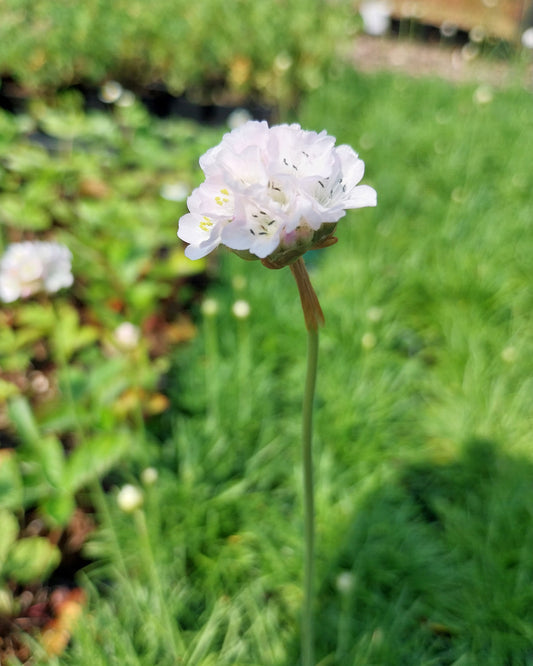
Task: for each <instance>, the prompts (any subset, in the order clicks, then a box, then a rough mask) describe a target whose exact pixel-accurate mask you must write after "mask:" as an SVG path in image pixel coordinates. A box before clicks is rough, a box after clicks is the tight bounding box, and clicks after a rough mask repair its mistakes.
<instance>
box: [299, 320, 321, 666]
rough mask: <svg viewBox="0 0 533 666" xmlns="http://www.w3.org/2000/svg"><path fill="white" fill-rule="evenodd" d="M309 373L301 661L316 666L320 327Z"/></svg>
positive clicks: (312, 337) (313, 334) (311, 343)
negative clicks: (315, 450) (316, 409)
mask: <svg viewBox="0 0 533 666" xmlns="http://www.w3.org/2000/svg"><path fill="white" fill-rule="evenodd" d="M307 344H308V346H307V375H306V380H305V393H304V400H303V409H302V471H303V488H304V535H305V559H304V605H303V617H302V664H303V666H314V663H315V662H314V659H313V648H314V645H313V644H314V631H313V609H312V606H313V596H314V594H313V587H314V585H313V583H314V568H315V567H314V559H315V554H314V551H315V500H314V491H313V451H312V436H313V398H314V393H315V384H316V373H317V361H318V329H316V328H315V329H310V330H309V331H308V342H307Z"/></svg>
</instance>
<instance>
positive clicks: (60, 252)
mask: <svg viewBox="0 0 533 666" xmlns="http://www.w3.org/2000/svg"><path fill="white" fill-rule="evenodd" d="M71 264H72V255H71V253H70V250H69V249H68V248H67V247H65V246H64V245H61V244H60V243H53V242H46V241H24V242H22V243H12V244H11V245H9V246H8V248H7V250H6V251H5V253H4V255H3V256H2V259H1V260H0V299H2V301H4V302H5V303H11V302H12V301H16V300H17V299H19V298H28V297H29V296H32V295H33V294H37V293H39V292H42V291H44V292H47V293H54V292H56V291H59V289H62V288H63V287H70V285H71V284H72V282H73V281H74V278H73V276H72V267H71Z"/></svg>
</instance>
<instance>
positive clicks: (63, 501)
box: [39, 491, 76, 526]
mask: <svg viewBox="0 0 533 666" xmlns="http://www.w3.org/2000/svg"><path fill="white" fill-rule="evenodd" d="M39 508H40V510H41V513H42V514H44V518H45V519H46V520H47V522H48V523H51V524H52V525H54V526H65V525H67V524H68V522H69V520H70V517H71V516H72V514H73V513H74V509H75V508H76V502H75V501H74V496H73V495H71V494H70V493H68V492H62V491H60V492H57V493H54V494H53V495H51V496H50V497H48V498H46V499H45V500H44V501H43V502H42V503H41V504H40V507H39Z"/></svg>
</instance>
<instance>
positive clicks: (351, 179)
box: [178, 121, 376, 267]
mask: <svg viewBox="0 0 533 666" xmlns="http://www.w3.org/2000/svg"><path fill="white" fill-rule="evenodd" d="M200 166H201V168H202V170H203V171H204V173H205V181H204V182H203V183H202V184H201V185H200V186H199V187H198V188H196V189H195V190H194V191H193V192H192V194H191V196H190V197H189V198H188V200H187V204H188V207H189V213H188V214H186V215H184V216H183V217H182V218H181V220H180V222H179V230H178V236H179V237H180V238H181V239H182V240H184V241H185V242H186V243H188V244H189V245H188V247H187V249H186V250H185V254H186V255H187V256H188V257H189V258H190V259H199V258H200V257H204V256H205V255H207V254H208V253H209V252H211V251H212V250H214V249H215V248H216V247H217V246H218V245H220V244H223V245H226V246H227V247H229V248H231V249H232V250H235V251H236V252H237V253H238V254H240V255H241V256H244V257H245V258H254V259H255V258H259V259H262V260H264V262H265V263H266V264H267V265H270V266H271V267H281V266H283V265H286V264H289V263H292V262H293V261H295V260H296V259H297V258H298V257H299V256H301V255H302V254H304V253H305V252H306V251H307V250H309V249H312V248H313V247H319V246H325V245H328V244H331V243H332V242H334V241H333V239H332V235H333V233H334V231H335V225H336V223H337V222H338V220H340V219H341V218H342V217H343V216H344V215H345V213H346V210H347V209H350V208H362V207H364V206H375V205H376V192H375V190H374V189H373V188H371V187H369V186H368V185H358V183H359V181H360V180H361V178H362V177H363V173H364V163H363V161H362V160H361V159H359V157H358V156H357V153H355V152H354V150H352V148H350V147H349V146H346V145H342V146H337V147H336V146H335V138H334V137H332V136H329V135H328V134H327V133H326V132H325V131H323V132H321V133H320V134H317V133H316V132H310V131H306V130H303V129H302V128H301V127H300V126H299V125H297V124H293V125H277V126H273V127H269V126H268V124H267V123H266V122H265V121H262V122H257V121H249V122H247V123H245V124H244V125H241V126H240V127H238V128H237V129H234V130H233V131H232V132H230V133H228V134H226V135H225V136H224V137H223V139H222V141H221V142H220V144H218V145H217V146H215V147H214V148H211V149H210V150H208V151H207V153H205V155H203V156H202V157H201V158H200Z"/></svg>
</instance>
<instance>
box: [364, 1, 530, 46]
mask: <svg viewBox="0 0 533 666" xmlns="http://www.w3.org/2000/svg"><path fill="white" fill-rule="evenodd" d="M358 4H361V2H359V3H358ZM389 6H390V9H391V15H392V17H393V18H395V19H406V18H409V17H411V18H413V19H415V20H417V21H418V22H420V23H422V24H424V25H431V26H436V27H440V26H441V25H442V24H443V23H445V22H448V23H450V24H453V25H455V26H457V28H459V29H460V30H464V31H466V32H470V30H471V29H472V28H481V29H482V30H484V32H485V34H487V35H488V36H491V37H496V38H498V39H505V40H508V41H515V40H518V39H519V38H520V34H521V31H522V21H523V20H524V16H525V14H526V11H527V8H528V6H529V7H530V6H531V0H411V1H406V0H390V1H389Z"/></svg>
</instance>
